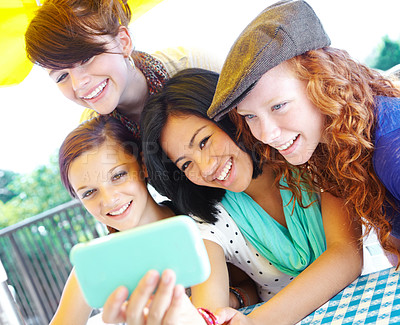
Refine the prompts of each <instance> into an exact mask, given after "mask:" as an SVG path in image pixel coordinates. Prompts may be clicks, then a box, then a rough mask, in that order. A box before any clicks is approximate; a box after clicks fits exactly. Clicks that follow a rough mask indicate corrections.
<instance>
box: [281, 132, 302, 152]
mask: <svg viewBox="0 0 400 325" xmlns="http://www.w3.org/2000/svg"><path fill="white" fill-rule="evenodd" d="M298 136H299V135H296V136H295V137H294V138H293V139H291V140H290V141H288V142H286V143H285V144H283V145H281V146H280V147H276V149H277V150H279V151H281V150H286V149H287V148H289V147H290V146H291V145H292V144H293V142H294V141H295V140H296V139H297V137H298Z"/></svg>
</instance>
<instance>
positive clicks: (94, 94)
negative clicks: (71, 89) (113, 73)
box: [82, 79, 108, 100]
mask: <svg viewBox="0 0 400 325" xmlns="http://www.w3.org/2000/svg"><path fill="white" fill-rule="evenodd" d="M107 83H108V79H107V80H105V81H103V82H102V83H101V84H100V85H99V86H97V87H96V89H95V90H93V91H92V92H91V93H90V94H89V95H87V96H85V97H82V98H83V99H87V100H89V99H93V98H96V97H97V96H99V95H100V94H101V92H102V90H103V89H104V87H105V86H107Z"/></svg>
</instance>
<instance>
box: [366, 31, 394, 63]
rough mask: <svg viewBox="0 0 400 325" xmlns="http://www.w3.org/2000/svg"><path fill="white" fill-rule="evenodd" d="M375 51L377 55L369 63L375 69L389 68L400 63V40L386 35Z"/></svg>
mask: <svg viewBox="0 0 400 325" xmlns="http://www.w3.org/2000/svg"><path fill="white" fill-rule="evenodd" d="M374 53H376V54H375V56H374V57H372V58H370V59H369V61H370V62H369V65H370V66H371V67H372V68H375V69H379V70H388V69H390V68H391V67H393V66H395V65H397V64H400V41H397V42H396V41H393V40H391V39H390V38H389V37H388V36H384V37H383V38H382V42H381V44H380V45H379V46H378V47H377V48H376V49H375V50H374Z"/></svg>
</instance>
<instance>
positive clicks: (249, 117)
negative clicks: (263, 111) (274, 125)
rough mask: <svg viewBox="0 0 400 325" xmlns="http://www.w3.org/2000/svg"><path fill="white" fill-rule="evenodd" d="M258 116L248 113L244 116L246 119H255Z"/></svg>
mask: <svg viewBox="0 0 400 325" xmlns="http://www.w3.org/2000/svg"><path fill="white" fill-rule="evenodd" d="M255 117H256V116H255V115H254V114H247V115H245V116H244V118H245V119H246V120H251V119H253V118H255Z"/></svg>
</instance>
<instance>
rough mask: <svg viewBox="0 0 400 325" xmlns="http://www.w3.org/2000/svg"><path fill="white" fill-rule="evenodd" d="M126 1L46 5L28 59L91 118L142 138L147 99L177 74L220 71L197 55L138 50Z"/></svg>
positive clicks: (31, 34) (33, 28)
mask: <svg viewBox="0 0 400 325" xmlns="http://www.w3.org/2000/svg"><path fill="white" fill-rule="evenodd" d="M131 15H132V14H131V9H130V7H129V6H128V4H127V0H46V1H45V2H44V3H43V5H42V6H41V7H40V8H39V9H38V11H37V13H36V15H35V17H34V18H33V19H32V21H31V22H30V24H29V26H28V28H27V31H26V34H25V42H26V52H27V55H28V57H29V59H30V60H31V61H32V62H34V63H35V64H38V65H40V66H41V67H43V68H45V69H46V70H47V71H48V73H49V75H50V77H51V78H52V79H53V80H54V82H55V83H56V84H57V86H58V88H59V89H60V90H61V92H62V93H63V94H64V96H66V97H67V98H68V99H70V100H72V101H73V102H75V103H77V104H79V105H82V106H84V107H86V108H90V109H87V110H85V112H84V114H83V115H82V119H83V120H84V119H87V118H88V117H90V116H91V115H92V113H93V111H95V112H97V113H98V114H112V115H113V116H114V117H116V118H117V119H119V120H121V121H122V122H123V123H124V124H125V125H126V126H127V127H128V128H129V129H130V130H131V131H132V132H134V133H136V134H138V125H137V123H138V121H139V118H140V114H141V112H142V110H143V106H144V104H145V102H146V100H147V98H148V97H149V96H150V95H152V94H153V93H155V92H156V91H157V90H158V89H159V88H161V87H162V85H163V84H164V82H165V81H166V80H167V79H168V78H169V77H171V76H172V75H174V74H175V73H176V72H177V71H179V70H182V69H184V68H189V67H203V68H206V69H209V70H213V71H219V70H220V64H219V63H218V62H217V60H215V59H211V58H209V57H207V56H205V55H204V53H201V52H199V51H197V50H189V49H185V48H182V47H178V48H173V49H172V48H171V49H167V50H165V51H162V52H156V53H154V54H153V55H149V54H147V53H144V52H140V51H137V50H134V46H133V42H132V37H131V35H130V33H129V30H128V25H129V22H130V20H131Z"/></svg>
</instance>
